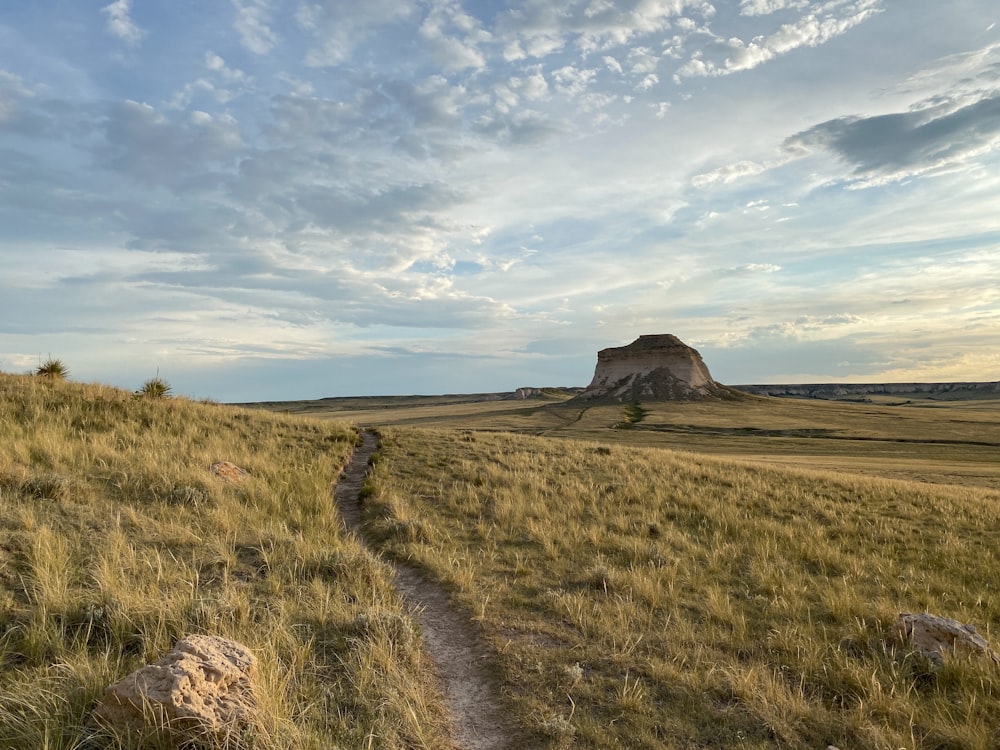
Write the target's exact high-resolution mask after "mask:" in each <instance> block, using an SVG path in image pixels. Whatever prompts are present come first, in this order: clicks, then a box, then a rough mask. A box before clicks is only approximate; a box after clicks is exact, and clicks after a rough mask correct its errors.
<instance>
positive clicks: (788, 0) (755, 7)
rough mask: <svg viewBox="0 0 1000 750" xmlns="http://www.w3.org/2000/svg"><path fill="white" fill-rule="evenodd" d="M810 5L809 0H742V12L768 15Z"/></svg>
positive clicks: (746, 14) (750, 14)
mask: <svg viewBox="0 0 1000 750" xmlns="http://www.w3.org/2000/svg"><path fill="white" fill-rule="evenodd" d="M808 6H809V0H740V14H741V15H744V16H766V15H770V14H771V13H777V12H778V11H782V10H789V9H791V10H801V9H802V8H807V7H808Z"/></svg>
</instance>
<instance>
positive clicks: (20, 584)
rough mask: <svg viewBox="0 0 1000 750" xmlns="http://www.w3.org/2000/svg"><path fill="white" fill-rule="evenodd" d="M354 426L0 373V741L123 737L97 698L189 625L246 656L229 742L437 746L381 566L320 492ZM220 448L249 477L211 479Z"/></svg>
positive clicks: (27, 743) (407, 632)
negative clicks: (252, 678) (109, 730)
mask: <svg viewBox="0 0 1000 750" xmlns="http://www.w3.org/2000/svg"><path fill="white" fill-rule="evenodd" d="M355 438H356V435H355V432H354V431H353V430H352V429H351V428H349V427H348V426H346V425H343V424H339V423H335V422H330V421H327V422H319V421H316V420H309V419H304V418H295V417H282V416H276V415H272V414H268V413H264V412H253V413H251V412H248V411H246V410H242V409H236V408H231V407H222V406H218V405H211V404H200V403H192V402H189V401H185V400H180V399H169V400H150V399H141V398H136V397H134V396H133V394H131V393H128V392H124V391H120V390H117V389H112V388H106V387H102V386H96V385H79V384H72V383H65V382H60V381H53V380H52V379H40V378H35V377H23V376H9V375H0V748H17V749H21V748H23V749H25V750H28V749H31V750H36V749H39V748H44V749H47V750H56V749H60V750H64V749H65V750H69V749H70V748H97V747H101V748H110V747H128V746H129V740H127V739H125V738H118V739H117V740H116V739H115V738H112V737H110V736H108V735H107V734H106V733H105V732H103V731H102V730H99V729H98V728H97V727H96V726H94V725H93V723H92V721H91V719H90V711H91V709H92V707H93V705H94V702H95V700H96V699H97V698H99V696H100V695H101V693H102V692H103V690H104V688H105V687H106V686H107V685H108V684H110V683H112V682H114V681H116V680H118V679H121V678H122V677H124V676H125V675H126V674H128V673H129V672H131V671H132V670H134V669H136V668H138V667H139V666H141V665H143V664H146V663H149V662H150V661H153V660H155V659H156V658H158V657H159V656H160V655H162V654H163V653H164V652H165V651H167V650H169V649H170V648H171V647H172V646H173V644H174V642H175V641H176V640H177V639H179V638H181V637H183V636H184V635H187V634H190V633H211V634H218V635H222V636H226V637H230V638H233V639H235V640H237V641H240V642H242V643H244V644H246V645H247V646H249V647H250V648H251V649H252V650H253V651H254V652H255V654H256V655H257V656H258V659H259V663H260V673H261V674H260V682H261V685H262V687H263V689H262V690H261V691H260V696H261V704H262V705H261V710H260V714H261V720H262V730H261V732H260V733H259V735H258V736H257V737H251V738H247V739H246V740H245V742H244V743H243V744H242V746H244V747H248V748H249V747H253V748H260V750H272V749H274V750H276V749H278V748H282V749H284V748H287V749H288V750H292V748H295V749H296V750H298V749H301V748H306V749H308V748H313V749H315V750H330V748H335V747H344V748H361V747H371V748H393V749H395V748H430V747H447V746H448V745H447V741H446V732H445V730H444V728H443V724H444V719H443V710H442V708H441V704H440V701H439V699H438V697H437V696H436V695H435V694H434V692H433V690H432V689H430V688H429V687H427V685H428V680H427V675H428V665H427V664H426V660H425V659H424V657H423V655H422V653H421V651H420V649H419V647H418V641H417V639H416V638H415V628H414V625H413V623H412V622H411V621H410V619H409V617H408V616H407V615H406V614H405V611H404V609H403V607H402V604H401V602H400V600H399V598H398V597H397V595H396V594H395V592H394V590H393V588H392V580H391V571H390V570H389V569H388V567H387V566H386V565H385V564H384V563H381V562H380V561H378V560H377V559H375V558H373V557H372V556H371V555H370V554H369V553H368V552H367V551H366V550H365V549H364V548H363V547H362V546H361V545H360V544H359V543H358V542H357V541H356V540H355V539H354V538H353V537H351V536H348V535H346V534H345V533H344V532H343V531H342V529H341V527H340V524H339V521H338V518H337V515H336V512H335V510H334V508H333V505H332V498H331V489H332V484H333V482H334V480H335V479H336V476H337V474H338V472H339V470H340V468H341V466H342V465H343V464H344V462H345V461H346V459H347V457H348V455H349V453H350V451H351V449H352V446H353V444H354V440H355ZM220 460H228V461H232V462H234V463H236V464H237V465H239V466H241V467H242V468H244V469H245V470H247V472H248V477H247V478H246V479H245V480H244V481H243V482H242V483H240V484H228V483H225V482H223V481H221V480H220V479H218V478H216V477H214V476H212V475H211V474H210V473H209V471H208V467H209V466H210V464H212V463H213V462H215V461H220ZM147 747H150V745H147Z"/></svg>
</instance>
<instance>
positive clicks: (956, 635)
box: [892, 612, 1000, 664]
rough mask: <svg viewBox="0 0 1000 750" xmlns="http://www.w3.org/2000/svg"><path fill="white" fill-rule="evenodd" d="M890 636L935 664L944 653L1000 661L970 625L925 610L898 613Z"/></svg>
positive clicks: (938, 662) (998, 655) (939, 661)
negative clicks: (914, 612)
mask: <svg viewBox="0 0 1000 750" xmlns="http://www.w3.org/2000/svg"><path fill="white" fill-rule="evenodd" d="M892 638H893V640H895V641H896V642H897V643H898V644H900V645H901V646H911V647H913V648H916V649H917V650H918V651H920V652H921V653H922V654H923V655H924V656H926V657H927V658H928V659H930V660H931V661H932V662H934V663H935V664H941V663H942V662H943V660H944V656H945V654H952V655H955V656H972V657H978V658H988V659H991V660H993V661H995V662H998V663H1000V654H997V653H996V651H994V650H993V649H991V648H990V645H989V643H987V642H986V639H985V638H983V637H982V636H981V635H979V633H977V632H976V629H975V628H974V627H973V626H972V625H966V624H964V623H961V622H959V621H958V620H952V619H949V618H947V617H939V616H938V615H932V614H930V613H929V612H923V613H919V614H912V613H910V612H901V613H900V615H899V619H898V620H896V624H895V625H894V626H893V629H892Z"/></svg>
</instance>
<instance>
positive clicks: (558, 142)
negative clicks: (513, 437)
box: [0, 0, 1000, 401]
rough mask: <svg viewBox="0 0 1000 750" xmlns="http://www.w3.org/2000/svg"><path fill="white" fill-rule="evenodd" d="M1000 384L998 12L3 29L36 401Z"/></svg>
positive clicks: (709, 12) (710, 12)
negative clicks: (51, 361)
mask: <svg viewBox="0 0 1000 750" xmlns="http://www.w3.org/2000/svg"><path fill="white" fill-rule="evenodd" d="M657 333H672V334H674V335H676V336H678V337H680V338H681V339H682V340H683V341H685V342H686V343H688V344H690V345H691V346H694V347H695V348H697V349H698V350H699V351H700V352H701V354H702V356H703V357H704V359H705V361H706V363H707V364H708V366H709V369H710V370H711V372H712V374H713V376H714V377H715V378H716V379H717V380H719V381H720V382H723V383H729V384H740V383H796V382H837V381H848V382H849V381H853V382H900V381H902V382H907V381H955V380H980V381H982V380H1000V346H998V344H1000V5H998V4H997V2H996V0H952V1H951V2H947V3H944V2H941V1H940V0H821V1H814V0H562V1H561V2H552V1H551V0H512V1H510V2H503V1H501V0H414V1H412V2H409V1H407V0H366V1H365V2H357V1H355V0H350V1H348V0H214V1H213V2H204V0H114V1H113V2H110V3H109V2H107V1H106V0H97V1H96V2H91V1H90V0H3V2H2V3H0V370H2V371H4V372H15V373H19V372H29V371H31V370H32V369H33V368H35V367H37V366H38V364H39V362H40V361H42V360H45V359H47V358H49V357H50V356H51V357H56V358H59V359H61V360H62V361H63V362H65V364H66V365H67V366H68V367H69V370H70V377H71V378H72V379H74V380H80V381H84V382H101V383H106V384H110V385H117V386H121V387H124V388H130V389H135V388H138V387H139V386H140V385H141V384H142V383H143V382H144V381H145V380H147V379H149V378H152V377H154V376H157V375H158V376H159V377H161V378H163V379H165V380H166V381H168V382H169V383H170V384H171V385H172V386H173V388H174V391H175V392H176V393H179V394H184V395H188V396H191V397H195V398H209V399H215V400H219V401H260V400H283V399H287V400H292V399H308V398H322V397H328V396H347V395H390V394H417V393H426V394H438V393H475V392H492V391H507V390H513V389H514V388H517V387H522V386H574V385H575V386H579V385H586V384H587V383H588V382H589V381H590V379H591V377H592V375H593V371H594V365H595V364H596V353H597V351H598V350H599V349H602V348H605V347H610V346H624V345H625V344H627V343H629V342H630V341H632V340H634V339H635V338H636V337H638V336H639V335H641V334H657Z"/></svg>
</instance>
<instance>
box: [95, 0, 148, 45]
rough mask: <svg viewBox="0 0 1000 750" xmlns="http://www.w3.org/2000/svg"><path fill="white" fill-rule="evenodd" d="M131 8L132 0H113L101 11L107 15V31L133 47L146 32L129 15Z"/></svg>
mask: <svg viewBox="0 0 1000 750" xmlns="http://www.w3.org/2000/svg"><path fill="white" fill-rule="evenodd" d="M131 9H132V0H115V1H114V2H113V3H111V4H110V5H105V6H104V7H103V8H101V12H102V13H104V14H106V15H107V17H108V23H107V29H108V31H109V32H110V33H111V34H113V35H114V36H116V37H118V38H119V39H121V40H122V41H124V42H125V44H127V45H128V46H129V47H135V46H136V45H138V44H139V41H140V40H141V39H142V37H143V36H144V35H145V33H146V32H145V31H143V30H142V29H140V28H139V26H138V25H136V23H135V21H133V20H132V18H131V17H130V16H129V11H131Z"/></svg>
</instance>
